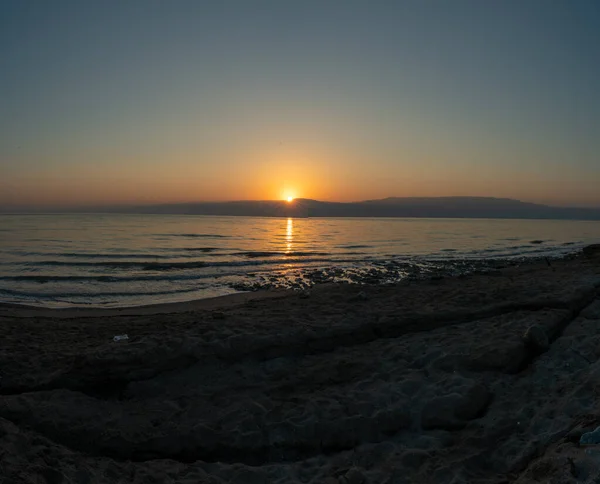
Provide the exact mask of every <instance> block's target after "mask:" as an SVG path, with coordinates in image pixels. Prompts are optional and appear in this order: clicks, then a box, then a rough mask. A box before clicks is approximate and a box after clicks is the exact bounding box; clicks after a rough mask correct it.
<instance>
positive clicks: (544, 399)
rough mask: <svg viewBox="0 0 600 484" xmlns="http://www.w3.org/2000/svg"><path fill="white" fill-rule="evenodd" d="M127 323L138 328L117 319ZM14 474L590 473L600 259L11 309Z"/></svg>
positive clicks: (8, 376) (374, 476)
mask: <svg viewBox="0 0 600 484" xmlns="http://www.w3.org/2000/svg"><path fill="white" fill-rule="evenodd" d="M123 333H127V334H128V335H129V340H127V341H121V342H115V341H113V336H114V335H118V334H123ZM0 338H1V341H2V344H1V346H0V377H1V380H0V394H1V395H0V482H2V483H3V482H6V483H49V484H59V483H65V484H68V483H77V484H86V483H90V484H91V483H105V482H106V483H116V482H122V483H125V482H135V483H140V484H141V483H175V482H177V483H187V484H191V483H197V482H200V483H215V484H216V483H229V482H231V483H239V484H245V483H249V484H263V483H327V484H336V483H337V484H367V483H388V484H403V483H407V484H408V483H433V484H437V483H448V484H450V483H452V484H459V483H487V484H493V483H497V484H500V483H509V482H515V483H519V484H529V483H576V482H577V483H594V482H600V481H599V480H598V478H599V477H600V448H599V450H598V453H596V448H595V447H592V446H591V447H580V446H579V438H580V436H581V435H582V434H583V433H585V432H589V431H592V430H594V429H595V428H596V427H598V426H599V425H600V260H599V258H598V257H597V253H596V252H594V251H591V252H588V253H586V254H585V255H582V256H580V257H578V258H575V259H572V260H565V261H553V262H552V266H551V267H550V266H548V265H547V264H546V262H541V263H540V262H537V263H529V264H524V265H521V266H519V267H507V268H504V269H496V270H493V271H490V272H489V273H487V274H479V275H471V276H467V277H461V278H443V279H436V280H431V281H423V282H419V283H416V284H412V285H402V286H388V287H381V286H362V287H361V286H356V285H323V286H318V287H316V288H314V289H313V290H311V291H310V292H304V293H298V292H278V293H267V294H260V293H257V294H253V295H251V296H249V295H244V296H237V297H226V298H220V299H218V300H215V301H205V302H198V303H193V304H192V303H190V304H183V305H169V306H165V307H160V306H157V307H156V308H153V309H152V310H150V309H148V308H146V309H138V310H134V309H129V310H125V311H118V310H111V311H102V310H96V311H94V310H54V311H50V310H37V309H28V308H19V307H16V306H2V307H0Z"/></svg>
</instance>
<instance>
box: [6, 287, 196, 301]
mask: <svg viewBox="0 0 600 484" xmlns="http://www.w3.org/2000/svg"><path fill="white" fill-rule="evenodd" d="M200 289H202V288H198V287H195V288H189V289H176V290H171V291H147V292H146V291H134V292H123V291H108V292H98V291H94V292H85V293H81V292H63V291H60V293H56V294H54V293H51V292H30V291H15V290H13V289H0V296H1V295H8V296H17V297H26V298H39V299H42V298H43V299H54V298H58V297H59V298H61V299H62V298H66V297H85V298H86V299H88V298H91V299H94V298H101V297H132V296H133V297H135V296H163V295H167V294H184V293H189V292H197V291H199V290H200Z"/></svg>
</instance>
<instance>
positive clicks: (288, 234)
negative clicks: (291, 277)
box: [285, 218, 294, 254]
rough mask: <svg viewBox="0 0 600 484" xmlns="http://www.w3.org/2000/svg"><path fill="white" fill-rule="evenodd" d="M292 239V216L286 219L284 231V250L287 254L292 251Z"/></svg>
mask: <svg viewBox="0 0 600 484" xmlns="http://www.w3.org/2000/svg"><path fill="white" fill-rule="evenodd" d="M293 241H294V220H293V219H292V218H288V219H287V228H286V232H285V242H286V252H287V253H288V254H289V253H290V252H292V244H293Z"/></svg>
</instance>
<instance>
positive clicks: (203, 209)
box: [4, 197, 600, 220]
mask: <svg viewBox="0 0 600 484" xmlns="http://www.w3.org/2000/svg"><path fill="white" fill-rule="evenodd" d="M4 211H5V212H6V211H7V210H6V208H5V210H4ZM28 211H32V210H28ZM48 211H50V210H48V209H46V210H36V212H38V213H39V212H48ZM63 211H64V210H63ZM69 211H70V212H77V213H82V212H103V213H140V214H189V215H234V216H255V217H424V218H426V217H433V218H513V219H514V218H518V219H575V220H600V208H573V207H552V206H548V205H540V204H535V203H526V202H520V201H518V200H512V199H508V198H491V197H436V198H420V197H419V198H384V199H382V200H367V201H362V202H349V203H342V202H322V201H318V200H309V199H303V198H299V199H296V200H294V201H293V202H286V201H283V200H269V201H258V200H255V201H252V200H249V201H232V202H197V203H174V204H160V205H137V206H133V205H128V206H112V207H106V206H105V207H86V208H79V209H69Z"/></svg>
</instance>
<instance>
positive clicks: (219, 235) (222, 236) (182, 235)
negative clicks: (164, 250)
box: [155, 234, 233, 239]
mask: <svg viewBox="0 0 600 484" xmlns="http://www.w3.org/2000/svg"><path fill="white" fill-rule="evenodd" d="M155 235H157V236H160V237H189V238H207V239H230V238H232V237H233V236H232V235H222V234H155Z"/></svg>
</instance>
